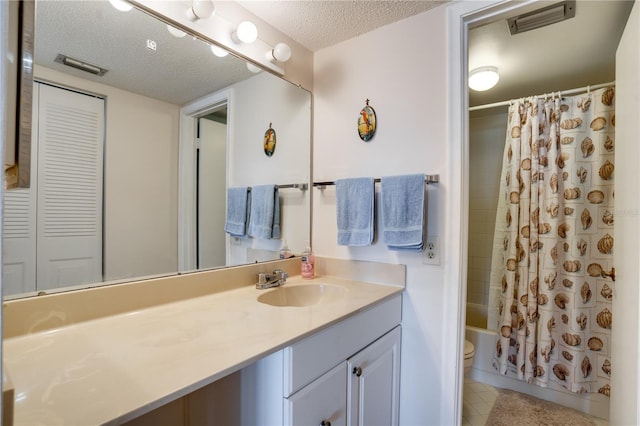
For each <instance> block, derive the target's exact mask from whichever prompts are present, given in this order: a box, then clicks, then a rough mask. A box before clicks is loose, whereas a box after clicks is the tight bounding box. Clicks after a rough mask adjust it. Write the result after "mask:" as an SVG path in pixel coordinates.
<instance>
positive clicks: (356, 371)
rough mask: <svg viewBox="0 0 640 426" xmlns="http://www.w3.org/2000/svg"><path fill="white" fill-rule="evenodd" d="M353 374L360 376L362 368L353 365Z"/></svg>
mask: <svg viewBox="0 0 640 426" xmlns="http://www.w3.org/2000/svg"><path fill="white" fill-rule="evenodd" d="M353 374H355V375H356V377H360V376H362V368H360V367H353Z"/></svg>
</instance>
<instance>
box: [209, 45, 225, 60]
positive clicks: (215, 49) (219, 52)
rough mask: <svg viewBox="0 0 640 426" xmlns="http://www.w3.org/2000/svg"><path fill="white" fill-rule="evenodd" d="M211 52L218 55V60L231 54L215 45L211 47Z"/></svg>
mask: <svg viewBox="0 0 640 426" xmlns="http://www.w3.org/2000/svg"><path fill="white" fill-rule="evenodd" d="M211 52H213V54H214V55H216V56H217V57H218V58H224V57H225V56H227V55H228V54H229V52H227V51H226V50H224V49H223V48H222V47H218V46H216V45H215V44H212V45H211Z"/></svg>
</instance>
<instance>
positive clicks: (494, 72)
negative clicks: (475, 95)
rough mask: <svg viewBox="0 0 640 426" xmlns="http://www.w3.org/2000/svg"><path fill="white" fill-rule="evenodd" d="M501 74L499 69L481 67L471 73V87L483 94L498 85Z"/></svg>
mask: <svg viewBox="0 0 640 426" xmlns="http://www.w3.org/2000/svg"><path fill="white" fill-rule="evenodd" d="M498 80H500V74H498V68H497V67H491V66H488V67H480V68H476V69H474V70H472V71H471V72H470V73H469V87H470V88H471V89H473V90H475V91H478V92H483V91H485V90H489V89H491V88H492V87H493V86H495V85H496V84H498Z"/></svg>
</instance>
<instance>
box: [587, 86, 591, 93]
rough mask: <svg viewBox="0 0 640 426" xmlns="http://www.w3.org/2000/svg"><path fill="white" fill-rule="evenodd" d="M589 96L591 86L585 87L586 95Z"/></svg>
mask: <svg viewBox="0 0 640 426" xmlns="http://www.w3.org/2000/svg"><path fill="white" fill-rule="evenodd" d="M589 94H591V86H589V85H588V86H587V95H589Z"/></svg>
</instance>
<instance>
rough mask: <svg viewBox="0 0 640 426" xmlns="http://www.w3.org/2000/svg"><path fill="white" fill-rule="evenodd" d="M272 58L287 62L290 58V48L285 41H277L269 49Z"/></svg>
mask: <svg viewBox="0 0 640 426" xmlns="http://www.w3.org/2000/svg"><path fill="white" fill-rule="evenodd" d="M271 54H272V55H273V58H274V59H275V60H276V61H278V62H287V61H288V60H289V59H291V48H290V47H289V45H288V44H286V43H278V44H276V46H275V47H274V48H273V50H272V51H271Z"/></svg>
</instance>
